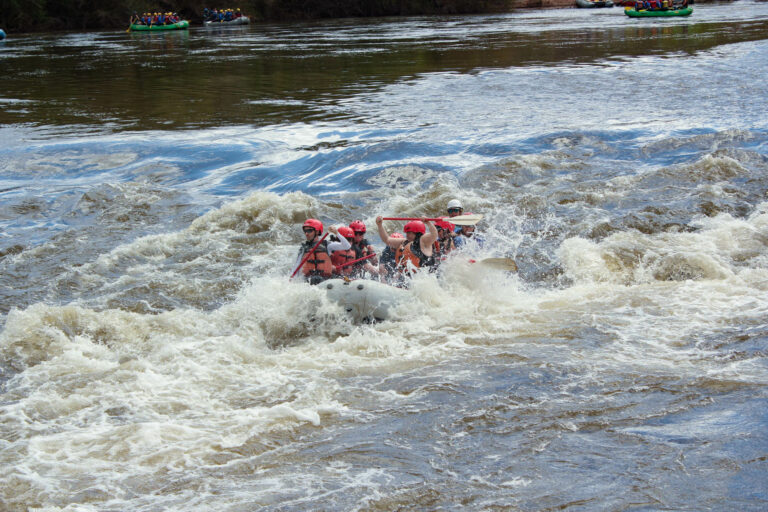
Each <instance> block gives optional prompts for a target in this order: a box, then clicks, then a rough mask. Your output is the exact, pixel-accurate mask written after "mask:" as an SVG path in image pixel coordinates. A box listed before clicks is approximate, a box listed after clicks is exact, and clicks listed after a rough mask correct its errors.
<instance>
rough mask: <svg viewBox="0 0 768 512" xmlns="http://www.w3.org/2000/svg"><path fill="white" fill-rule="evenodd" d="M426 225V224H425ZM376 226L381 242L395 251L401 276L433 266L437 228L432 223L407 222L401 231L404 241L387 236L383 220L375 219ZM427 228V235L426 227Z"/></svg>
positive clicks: (428, 221)
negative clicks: (427, 232)
mask: <svg viewBox="0 0 768 512" xmlns="http://www.w3.org/2000/svg"><path fill="white" fill-rule="evenodd" d="M425 223H426V224H425ZM376 226H378V228H379V236H380V237H381V241H382V242H384V243H385V244H386V245H387V246H389V247H391V248H392V249H394V250H395V261H396V262H397V270H398V271H399V272H400V275H401V276H409V277H410V276H412V275H413V274H414V273H415V272H417V271H418V269H420V268H429V267H434V266H435V255H434V253H433V251H432V249H433V248H434V243H435V240H437V228H436V227H435V225H434V224H433V223H432V221H430V220H427V219H426V218H425V219H424V221H420V220H412V221H410V222H408V223H407V224H406V225H405V227H403V231H405V237H406V238H405V239H402V238H395V237H391V236H389V233H387V230H386V229H385V228H384V219H383V218H382V217H380V216H379V217H376ZM427 226H429V234H426V231H427V229H426V227H427Z"/></svg>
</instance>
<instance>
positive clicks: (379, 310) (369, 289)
mask: <svg viewBox="0 0 768 512" xmlns="http://www.w3.org/2000/svg"><path fill="white" fill-rule="evenodd" d="M317 286H319V287H320V288H322V289H324V290H326V292H327V294H328V298H329V299H330V300H332V301H334V302H336V303H338V304H339V305H340V306H341V307H343V308H344V310H345V311H346V312H347V313H349V314H350V316H352V318H353V320H354V321H355V323H361V322H374V321H376V322H378V321H382V320H386V319H387V318H389V315H390V310H391V308H393V307H394V306H396V305H397V304H398V303H399V302H400V301H402V300H404V299H405V298H407V297H408V290H404V289H402V288H395V287H394V286H390V285H388V284H384V283H379V282H377V281H370V280H368V279H356V280H353V281H347V280H344V279H329V280H327V281H323V282H322V283H320V284H319V285H317Z"/></svg>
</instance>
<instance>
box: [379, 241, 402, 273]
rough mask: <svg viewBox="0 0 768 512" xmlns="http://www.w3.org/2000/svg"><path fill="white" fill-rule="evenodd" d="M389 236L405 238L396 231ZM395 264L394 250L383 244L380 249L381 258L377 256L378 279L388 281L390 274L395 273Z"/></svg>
mask: <svg viewBox="0 0 768 512" xmlns="http://www.w3.org/2000/svg"><path fill="white" fill-rule="evenodd" d="M389 237H390V238H402V239H403V240H405V237H404V236H403V234H402V233H398V232H394V233H392V234H391V235H389ZM396 266H397V262H396V261H395V250H394V249H393V248H392V247H390V246H389V245H386V246H384V250H383V251H381V258H379V279H380V280H381V281H382V282H389V281H390V280H391V279H392V275H393V274H394V273H395V267H396Z"/></svg>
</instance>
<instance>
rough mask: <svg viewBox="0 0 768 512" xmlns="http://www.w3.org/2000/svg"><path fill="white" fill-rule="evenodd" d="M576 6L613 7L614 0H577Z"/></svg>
mask: <svg viewBox="0 0 768 512" xmlns="http://www.w3.org/2000/svg"><path fill="white" fill-rule="evenodd" d="M576 7H586V8H591V7H613V0H576Z"/></svg>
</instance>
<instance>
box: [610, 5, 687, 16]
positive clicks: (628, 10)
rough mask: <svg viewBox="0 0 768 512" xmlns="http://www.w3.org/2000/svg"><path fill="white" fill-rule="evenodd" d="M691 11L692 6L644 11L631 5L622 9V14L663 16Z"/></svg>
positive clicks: (684, 13)
mask: <svg viewBox="0 0 768 512" xmlns="http://www.w3.org/2000/svg"><path fill="white" fill-rule="evenodd" d="M692 12H693V7H683V8H682V9H674V10H672V9H670V10H668V11H646V10H639V11H638V10H636V9H633V8H631V7H627V8H626V9H624V14H626V15H627V16H630V17H632V18H652V17H664V16H688V15H690V14H691V13H692Z"/></svg>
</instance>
